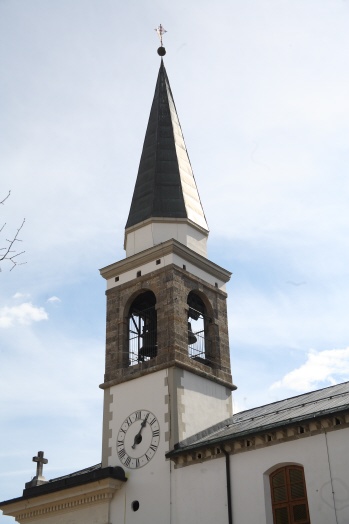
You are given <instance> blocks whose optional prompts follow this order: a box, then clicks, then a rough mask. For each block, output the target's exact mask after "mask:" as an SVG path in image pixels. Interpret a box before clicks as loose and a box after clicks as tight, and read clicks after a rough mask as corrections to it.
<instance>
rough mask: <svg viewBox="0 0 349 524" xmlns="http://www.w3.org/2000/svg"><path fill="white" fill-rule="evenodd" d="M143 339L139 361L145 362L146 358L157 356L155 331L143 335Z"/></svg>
mask: <svg viewBox="0 0 349 524" xmlns="http://www.w3.org/2000/svg"><path fill="white" fill-rule="evenodd" d="M142 338H143V346H142V347H141V348H140V350H139V360H141V361H143V360H144V357H148V358H154V357H156V354H157V349H158V348H157V345H156V344H154V342H156V340H155V332H154V331H153V332H152V331H146V332H145V333H143V335H142Z"/></svg>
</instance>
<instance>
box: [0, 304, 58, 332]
mask: <svg viewBox="0 0 349 524" xmlns="http://www.w3.org/2000/svg"><path fill="white" fill-rule="evenodd" d="M47 319H48V314H47V313H46V311H45V309H44V308H42V307H36V306H33V304H32V303H31V302H23V304H21V305H19V306H13V307H8V306H5V307H2V308H0V327H1V328H8V327H12V326H14V325H16V324H21V325H30V324H32V323H33V322H40V320H47Z"/></svg>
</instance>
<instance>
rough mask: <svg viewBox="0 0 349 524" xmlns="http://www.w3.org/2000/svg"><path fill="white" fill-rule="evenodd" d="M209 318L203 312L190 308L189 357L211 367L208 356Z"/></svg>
mask: <svg viewBox="0 0 349 524" xmlns="http://www.w3.org/2000/svg"><path fill="white" fill-rule="evenodd" d="M207 322H208V317H206V315H204V314H203V313H202V312H200V311H198V310H196V309H193V308H190V310H189V321H188V351H189V357H190V358H192V359H194V360H197V361H198V362H201V363H203V364H206V365H209V362H208V360H207V355H206V348H207V333H206V329H205V327H206V325H207Z"/></svg>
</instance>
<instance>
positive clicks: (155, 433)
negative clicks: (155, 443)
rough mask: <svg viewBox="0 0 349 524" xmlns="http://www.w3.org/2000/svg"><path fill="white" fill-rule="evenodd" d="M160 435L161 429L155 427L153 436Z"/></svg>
mask: <svg viewBox="0 0 349 524" xmlns="http://www.w3.org/2000/svg"><path fill="white" fill-rule="evenodd" d="M159 436H160V430H159V429H154V431H153V437H159Z"/></svg>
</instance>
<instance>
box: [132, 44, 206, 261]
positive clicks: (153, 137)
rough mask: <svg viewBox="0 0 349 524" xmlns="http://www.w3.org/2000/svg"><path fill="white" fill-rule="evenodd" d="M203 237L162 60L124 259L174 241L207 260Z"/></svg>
mask: <svg viewBox="0 0 349 524" xmlns="http://www.w3.org/2000/svg"><path fill="white" fill-rule="evenodd" d="M160 49H164V48H160ZM150 225H151V228H150V227H149V226H150ZM150 229H151V234H150ZM137 232H138V233H137ZM207 236H208V226H207V222H206V218H205V213H204V210H203V207H202V204H201V201H200V196H199V193H198V189H197V186H196V182H195V178H194V175H193V171H192V168H191V164H190V160H189V156H188V152H187V148H186V146H185V142H184V138H183V133H182V129H181V125H180V123H179V118H178V115H177V110H176V106H175V103H174V100H173V95H172V91H171V87H170V83H169V79H168V76H167V73H166V69H165V66H164V63H163V60H162V59H161V64H160V69H159V74H158V78H157V82H156V87H155V94H154V99H153V103H152V106H151V111H150V116H149V121H148V127H147V130H146V134H145V139H144V145H143V151H142V155H141V160H140V164H139V169H138V176H137V180H136V184H135V188H134V193H133V198H132V203H131V208H130V213H129V216H128V220H127V223H126V231H125V248H126V254H127V256H130V255H133V254H135V253H137V252H140V251H143V250H144V249H147V248H149V247H152V246H154V245H156V244H159V243H161V242H164V241H166V240H169V239H171V238H175V239H176V240H178V241H180V242H181V243H183V244H185V245H187V246H188V247H190V248H191V249H193V250H194V251H196V252H198V253H200V254H201V255H204V256H206V240H207Z"/></svg>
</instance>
